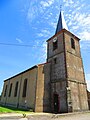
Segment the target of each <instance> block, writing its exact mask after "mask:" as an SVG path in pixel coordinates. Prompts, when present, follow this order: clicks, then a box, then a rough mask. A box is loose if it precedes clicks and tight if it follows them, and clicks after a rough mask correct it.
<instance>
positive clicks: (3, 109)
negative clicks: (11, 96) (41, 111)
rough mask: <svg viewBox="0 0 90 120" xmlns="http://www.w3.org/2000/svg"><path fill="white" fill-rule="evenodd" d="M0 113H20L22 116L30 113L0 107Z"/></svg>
mask: <svg viewBox="0 0 90 120" xmlns="http://www.w3.org/2000/svg"><path fill="white" fill-rule="evenodd" d="M0 113H22V114H29V113H31V112H30V111H26V110H21V109H17V108H11V107H3V106H0Z"/></svg>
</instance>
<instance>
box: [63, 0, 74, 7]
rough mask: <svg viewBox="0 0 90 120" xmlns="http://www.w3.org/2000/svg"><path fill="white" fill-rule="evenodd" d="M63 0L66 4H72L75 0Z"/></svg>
mask: <svg viewBox="0 0 90 120" xmlns="http://www.w3.org/2000/svg"><path fill="white" fill-rule="evenodd" d="M63 2H64V3H65V4H64V5H65V6H70V5H71V4H73V3H74V1H73V0H63Z"/></svg>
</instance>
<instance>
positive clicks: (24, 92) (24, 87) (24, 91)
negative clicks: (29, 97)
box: [22, 79, 27, 97]
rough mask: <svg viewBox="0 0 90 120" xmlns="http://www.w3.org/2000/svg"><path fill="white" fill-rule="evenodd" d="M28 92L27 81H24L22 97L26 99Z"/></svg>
mask: <svg viewBox="0 0 90 120" xmlns="http://www.w3.org/2000/svg"><path fill="white" fill-rule="evenodd" d="M26 92H27V79H25V80H24V84H23V94H22V97H26Z"/></svg>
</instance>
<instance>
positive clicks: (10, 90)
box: [8, 83, 12, 97]
mask: <svg viewBox="0 0 90 120" xmlns="http://www.w3.org/2000/svg"><path fill="white" fill-rule="evenodd" d="M11 92H12V83H11V84H10V89H9V95H8V96H9V97H10V96H11Z"/></svg>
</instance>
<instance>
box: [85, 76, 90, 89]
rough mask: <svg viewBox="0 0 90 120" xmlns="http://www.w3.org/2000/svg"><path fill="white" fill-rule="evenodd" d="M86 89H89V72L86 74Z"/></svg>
mask: <svg viewBox="0 0 90 120" xmlns="http://www.w3.org/2000/svg"><path fill="white" fill-rule="evenodd" d="M85 76H86V82H87V89H88V90H89V91H90V74H86V75H85Z"/></svg>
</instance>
